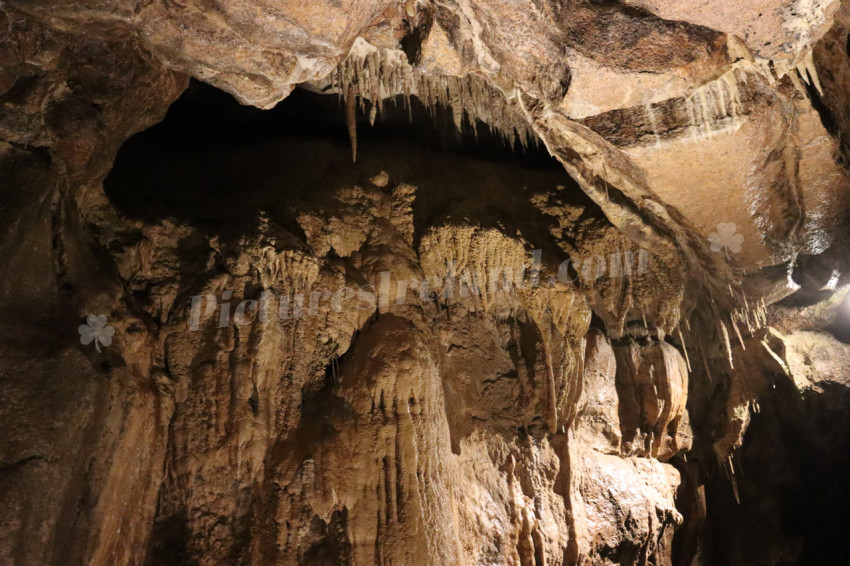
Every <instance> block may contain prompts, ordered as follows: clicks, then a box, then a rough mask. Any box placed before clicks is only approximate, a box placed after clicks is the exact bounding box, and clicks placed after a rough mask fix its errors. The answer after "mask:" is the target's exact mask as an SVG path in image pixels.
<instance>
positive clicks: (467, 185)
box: [104, 80, 604, 256]
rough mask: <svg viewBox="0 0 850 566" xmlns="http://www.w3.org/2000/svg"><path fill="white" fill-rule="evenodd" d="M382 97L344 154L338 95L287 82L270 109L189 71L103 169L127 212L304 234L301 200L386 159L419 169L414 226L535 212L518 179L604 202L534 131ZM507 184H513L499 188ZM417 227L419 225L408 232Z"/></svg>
mask: <svg viewBox="0 0 850 566" xmlns="http://www.w3.org/2000/svg"><path fill="white" fill-rule="evenodd" d="M409 101H410V106H407V105H406V102H405V99H404V98H403V97H401V96H399V97H396V98H394V99H388V100H386V101H384V104H383V109H382V111H381V112H379V113H378V114H377V117H376V120H375V122H374V125H370V123H369V116H368V114H369V109H370V103H369V102H368V101H367V102H366V103H365V109H366V112H365V114H364V112H362V111H361V110H358V112H357V121H358V127H357V138H358V158H357V162H355V163H352V159H351V147H350V141H349V137H348V131H347V127H346V117H345V109H344V101H343V100H342V99H341V98H340V97H339V96H337V95H336V94H333V95H328V94H317V93H315V92H312V91H308V90H304V89H295V90H294V91H293V92H292V94H291V95H290V96H289V97H287V98H286V99H285V100H283V101H282V102H281V103H279V104H278V105H277V106H276V107H275V108H273V109H271V110H260V109H257V108H254V107H249V106H243V105H241V104H239V103H238V102H237V101H236V100H235V99H234V98H232V97H231V96H230V95H229V94H227V93H224V92H222V91H220V90H217V89H215V88H214V87H211V86H209V85H206V84H204V83H201V82H198V81H194V80H193V82H192V83H191V85H190V87H189V88H188V89H187V90H186V91H185V93H184V94H183V95H182V96H181V97H180V98H179V99H178V100H177V101H176V102H175V103H174V104H172V106H171V107H170V109H169V111H168V113H167V116H166V117H165V119H164V120H163V121H162V122H160V123H159V124H157V125H155V126H153V127H151V128H149V129H147V130H145V131H143V132H141V133H139V134H136V135H135V136H133V137H131V138H130V139H129V140H127V141H126V142H125V143H124V144H123V145H122V146H121V148H120V150H119V152H118V155H117V157H116V160H115V163H114V165H113V168H112V170H111V171H110V173H109V175H108V176H107V178H106V179H105V181H104V189H105V192H106V194H107V196H108V197H109V198H110V200H111V201H112V202H113V204H115V205H116V206H117V208H118V209H119V210H120V211H121V213H122V214H124V215H126V216H127V217H128V218H135V219H138V220H143V221H148V222H160V221H162V220H163V219H166V218H171V219H173V220H175V221H176V222H178V223H180V222H185V223H188V224H190V225H193V226H195V227H197V228H201V229H202V230H204V231H207V232H209V233H239V232H242V231H244V229H245V228H246V227H247V226H248V225H250V224H251V223H254V222H256V219H257V216H258V214H260V212H261V211H262V213H264V214H266V215H267V216H268V217H269V218H271V219H273V220H274V221H275V222H276V223H277V224H278V225H280V226H281V227H283V228H285V229H286V230H287V231H289V232H290V233H291V234H293V235H294V236H296V238H298V239H299V240H301V241H302V242H303V241H304V234H303V231H302V229H301V227H300V226H299V224H298V220H297V217H298V214H299V211H303V210H305V209H308V210H309V209H316V208H317V207H322V208H324V207H326V206H331V207H332V206H333V205H332V204H331V201H332V200H333V198H334V197H333V195H334V191H335V190H336V189H338V188H339V187H340V186H346V185H350V184H351V183H355V184H357V183H369V179H370V178H371V176H372V175H374V174H375V173H376V172H379V171H386V172H388V173H389V174H390V176H391V177H392V178H393V180H394V181H395V182H405V181H406V180H408V179H416V180H417V186H418V187H419V188H418V190H417V193H416V199H415V201H414V205H413V206H414V221H415V222H416V224H417V225H418V226H426V225H430V224H433V221H434V220H435V218H443V219H445V218H457V219H461V218H463V217H473V216H474V217H476V218H477V219H478V221H480V222H482V224H484V225H486V224H487V223H488V222H489V223H490V225H492V226H499V227H504V228H507V229H508V230H512V229H514V228H515V227H516V229H519V226H521V225H523V226H534V225H535V223H533V222H531V220H532V219H535V218H538V219H539V217H540V214H541V213H540V212H539V211H538V210H536V209H534V208H533V207H532V206H531V205H530V204H529V203H528V199H527V198H520V197H521V195H520V194H519V191H525V190H527V191H538V192H542V191H550V192H551V191H552V190H554V188H555V187H556V186H557V187H559V188H566V189H567V191H565V192H564V193H562V196H566V198H568V199H569V200H570V201H571V202H575V203H579V204H580V205H581V206H582V207H583V208H585V209H587V210H588V211H589V212H590V213H591V214H594V215H598V216H599V217H600V218H603V219H604V215H602V213H601V211H600V210H599V209H598V207H597V206H596V204H595V203H593V201H591V200H590V199H589V198H588V197H587V196H586V195H585V194H584V192H583V191H582V190H581V188H580V187H579V186H578V185H577V183H576V182H575V181H574V180H573V179H572V178H571V177H570V176H569V175H568V174H567V173H566V172H565V171H564V168H563V166H562V165H561V164H560V163H559V162H558V161H557V160H556V159H555V158H553V157H552V156H551V155H550V154H549V153H548V151H547V149H546V148H545V147H544V146H543V145H542V144H539V143H536V144H535V143H532V144H528V145H527V146H525V147H523V145H521V144H520V143H519V141H518V139H516V138H515V139H514V141H515V142H516V143H514V144H513V146H511V144H509V143H507V142H506V141H505V138H504V136H503V135H502V133H500V132H496V131H491V130H490V128H489V126H487V125H486V124H483V123H481V122H478V123H477V127H476V131H477V133H474V132H473V129H472V127H471V125H470V124H469V122H468V121H465V122H464V125H463V130H462V131H461V132H458V131H457V130H456V128H455V126H454V123H453V121H452V112H451V109H450V108H446V107H442V106H439V105H438V106H435V107H431V108H428V107H426V106H424V105H423V104H422V103H421V102H419V101H418V99H416V98H415V97H411V98H410V99H409ZM508 187H510V188H511V190H507V188H508ZM536 225H537V226H539V227H541V228H540V229H539V230H538V229H536V228H534V230H535V231H536V232H537V233H530V234H526V232H527V230H526V229H523V230H522V232H523V233H524V234H526V237H528V239H529V240H531V241H533V242H534V244H535V245H536V246H539V247H542V248H543V249H544V253H546V254H555V255H557V256H560V255H563V252H560V251H559V250H557V249H555V248H554V247H553V246H551V244H549V241H550V240H551V238H550V237H549V236H548V233H547V230H546V228H545V225H546V223H545V222H540V223H536ZM420 235H421V234H420V233H419V230H417V233H416V241H418V238H419V236H420Z"/></svg>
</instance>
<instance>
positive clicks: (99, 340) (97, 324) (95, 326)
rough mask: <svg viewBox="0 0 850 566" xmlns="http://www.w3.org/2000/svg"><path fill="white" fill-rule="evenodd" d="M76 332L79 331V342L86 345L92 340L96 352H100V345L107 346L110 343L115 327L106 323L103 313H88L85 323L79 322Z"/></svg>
mask: <svg viewBox="0 0 850 566" xmlns="http://www.w3.org/2000/svg"><path fill="white" fill-rule="evenodd" d="M77 332H79V333H80V343H81V344H83V345H84V346H88V345H89V344H91V343H92V342H94V347H95V348H97V353H98V354H100V353H101V350H100V345H101V344H103V345H104V346H109V345H110V344H112V336H114V335H115V329H114V328H112V327H111V326H108V325H107V324H106V315H105V314H98V315H94V314H90V315H88V316H87V317H86V324H81V325H80V327H79V328H77Z"/></svg>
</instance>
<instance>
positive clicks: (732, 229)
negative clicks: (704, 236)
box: [708, 222, 744, 259]
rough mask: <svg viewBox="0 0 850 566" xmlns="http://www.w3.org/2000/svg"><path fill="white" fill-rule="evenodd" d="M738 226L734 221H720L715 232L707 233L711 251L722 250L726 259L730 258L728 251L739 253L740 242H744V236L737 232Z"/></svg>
mask: <svg viewBox="0 0 850 566" xmlns="http://www.w3.org/2000/svg"><path fill="white" fill-rule="evenodd" d="M737 231H738V226H737V225H736V224H735V223H734V222H721V223H720V224H718V225H717V232H712V233H711V234H709V235H708V241H709V242H711V251H713V252H715V253H717V252H719V251H720V250H723V253H725V254H726V259H730V257H729V252H732V253H733V254H737V253H741V244H743V243H744V236H743V235H742V234H737V233H736V232H737Z"/></svg>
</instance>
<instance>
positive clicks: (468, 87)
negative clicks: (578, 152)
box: [329, 40, 537, 148]
mask: <svg viewBox="0 0 850 566" xmlns="http://www.w3.org/2000/svg"><path fill="white" fill-rule="evenodd" d="M358 42H359V43H355V46H354V47H353V48H352V50H351V53H350V54H349V56H348V57H347V58H346V59H345V60H344V61H343V62H342V63H340V64H339V66H338V67H337V68H336V69H335V70H334V72H333V73H331V76H330V77H329V80H330V83H331V86H332V87H333V89H334V90H335V91H336V92H338V93H339V94H340V96H342V97H344V98H345V99H346V103H347V104H346V105H347V107H348V108H349V109H350V110H349V113H350V111H351V110H353V109H354V108H355V107H356V106H357V105H359V108H360V111H361V112H363V113H364V114H365V113H366V112H367V111H368V113H369V120H370V122H371V123H372V124H374V122H375V118H376V117H377V115H378V113H379V112H381V111H382V110H383V101H384V99H386V98H391V97H395V96H399V95H400V96H402V97H403V98H404V104H405V106H406V107H407V108H408V109H409V111H410V113H411V117H412V107H411V100H410V99H411V97H416V98H417V99H418V100H419V101H420V102H421V103H422V104H423V105H424V106H425V107H426V108H427V109H428V111H429V112H430V113H431V114H432V116H433V115H435V113H436V111H437V108H438V107H439V106H442V107H443V108H446V109H447V110H448V111H450V112H451V115H452V121H453V123H454V127H455V128H456V129H457V131H458V132H459V133H460V132H463V127H464V123H466V124H468V126H469V128H470V130H471V132H472V134H473V135H474V136H476V137H477V136H478V127H479V122H481V123H483V124H485V125H486V126H487V127H488V128H489V130H490V133H493V134H497V135H499V136H501V138H502V139H503V140H504V142H505V143H506V144H508V145H510V146H511V147H514V145H515V144H516V143H517V142H518V143H519V144H520V145H521V146H522V147H523V148H525V147H527V146H528V145H529V144H530V143H537V137H536V135H535V134H534V132H533V131H532V129H531V128H530V127H529V124H528V122H527V121H526V120H525V118H524V117H523V116H522V115H521V114H520V113H519V112H518V111H517V109H516V108H515V107H514V106H513V104H512V102H511V101H510V100H509V99H508V98H507V97H506V96H505V94H504V93H503V92H502V91H501V90H499V89H498V88H495V87H493V86H491V85H490V84H489V83H488V82H487V80H486V79H484V78H483V77H479V76H476V75H466V76H463V77H454V76H445V75H436V76H435V75H428V74H425V73H422V72H420V71H418V70H416V69H415V68H414V67H412V66H411V65H410V64H409V63H408V61H407V59H406V57H405V55H404V53H402V52H401V51H395V50H389V49H377V48H374V47H372V46H371V45H369V44H367V43H366V42H364V41H363V40H358ZM355 99H356V102H355ZM367 100H368V101H369V102H370V104H369V105H368V107H367V104H366V101H367ZM351 120H352V117H351V116H349V125H351ZM352 142H354V138H352Z"/></svg>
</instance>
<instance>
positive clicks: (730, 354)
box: [719, 320, 735, 369]
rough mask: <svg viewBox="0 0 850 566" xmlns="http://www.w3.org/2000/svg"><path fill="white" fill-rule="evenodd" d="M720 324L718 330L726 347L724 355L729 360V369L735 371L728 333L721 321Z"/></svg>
mask: <svg viewBox="0 0 850 566" xmlns="http://www.w3.org/2000/svg"><path fill="white" fill-rule="evenodd" d="M719 322H720V330H721V331H722V332H723V344H724V345H725V346H726V355H727V356H728V358H729V367H731V368H732V369H735V364H734V363H733V362H732V344H731V343H730V342H729V331H728V330H726V325H725V324H723V321H722V320H721V321H719Z"/></svg>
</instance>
